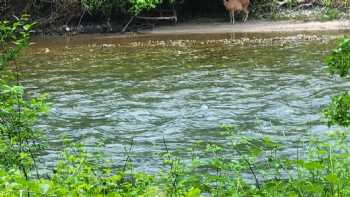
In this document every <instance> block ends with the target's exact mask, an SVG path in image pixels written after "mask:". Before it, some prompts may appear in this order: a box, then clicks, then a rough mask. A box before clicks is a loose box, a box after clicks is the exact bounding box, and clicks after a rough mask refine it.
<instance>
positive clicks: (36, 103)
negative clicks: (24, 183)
mask: <svg viewBox="0 0 350 197" xmlns="http://www.w3.org/2000/svg"><path fill="white" fill-rule="evenodd" d="M33 26H34V24H33V23H30V22H29V21H28V17H27V16H23V17H22V18H18V19H16V20H15V21H14V22H8V21H2V22H0V52H1V55H0V73H1V74H0V77H1V78H0V166H1V167H3V168H5V169H14V168H17V169H20V170H21V172H22V173H23V174H24V176H25V177H26V179H28V176H29V174H28V173H29V171H30V170H31V169H32V168H33V167H35V164H36V160H35V159H36V157H37V156H38V154H39V153H40V150H42V148H43V146H42V142H43V140H42V134H41V132H40V131H39V130H38V129H35V127H34V125H35V123H36V121H37V118H38V116H39V115H40V114H41V113H43V112H45V111H46V105H45V104H44V99H45V97H44V96H42V97H39V98H34V99H25V94H24V89H23V87H22V86H20V84H19V75H20V73H19V72H18V66H17V64H16V62H15V59H16V57H17V56H18V54H19V53H20V51H22V50H23V49H24V48H25V47H26V46H28V44H29V34H30V31H31V29H32V27H33ZM11 66H12V67H14V68H15V70H14V72H11V70H10V69H9V68H10V67H11ZM8 79H14V81H15V84H16V85H11V82H10V81H8ZM12 83H13V82H12Z"/></svg>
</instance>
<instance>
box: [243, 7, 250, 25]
mask: <svg viewBox="0 0 350 197" xmlns="http://www.w3.org/2000/svg"><path fill="white" fill-rule="evenodd" d="M244 13H245V17H244V18H243V22H244V23H245V22H247V20H248V17H249V11H248V10H244Z"/></svg>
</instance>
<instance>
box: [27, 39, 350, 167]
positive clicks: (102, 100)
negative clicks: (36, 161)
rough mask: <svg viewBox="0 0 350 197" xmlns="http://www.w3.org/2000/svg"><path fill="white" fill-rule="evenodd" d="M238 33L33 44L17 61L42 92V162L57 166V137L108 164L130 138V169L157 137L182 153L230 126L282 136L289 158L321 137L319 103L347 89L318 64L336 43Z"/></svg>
mask: <svg viewBox="0 0 350 197" xmlns="http://www.w3.org/2000/svg"><path fill="white" fill-rule="evenodd" d="M245 36H247V35H231V34H225V35H214V36H205V35H197V36H194V37H189V36H188V35H187V37H186V38H187V40H181V39H184V38H183V37H171V38H168V37H135V38H121V39H116V38H108V37H104V38H101V39H99V38H98V37H92V38H89V37H85V38H84V37H83V38H79V39H70V40H69V41H68V40H62V39H51V40H50V41H40V40H37V43H36V44H35V45H33V46H32V48H31V49H30V50H29V51H27V53H26V55H25V57H26V58H23V60H22V61H21V62H22V65H23V70H24V75H23V81H24V85H25V86H26V87H27V88H28V90H29V91H30V92H31V93H32V94H36V93H38V92H46V93H48V94H49V102H50V103H51V104H50V105H51V110H50V113H49V115H48V117H46V118H43V119H42V120H41V122H40V128H42V129H44V130H45V131H46V132H47V134H48V138H49V140H50V144H49V151H48V152H47V153H46V155H45V156H44V160H46V161H47V162H53V161H54V160H55V157H56V153H57V151H59V150H61V148H62V147H63V145H62V143H61V139H62V135H66V136H68V137H70V138H72V139H75V140H80V141H81V142H83V143H84V144H86V146H88V147H89V148H93V149H101V150H102V151H104V153H105V154H106V155H107V156H108V158H109V159H112V160H113V161H115V163H116V165H118V164H120V163H121V161H122V158H123V151H124V147H125V146H128V144H129V143H130V140H131V139H132V138H133V139H134V142H135V146H134V150H133V151H134V153H133V156H134V157H133V160H134V162H135V164H136V165H137V166H140V167H141V168H144V169H148V170H152V169H155V168H157V165H158V164H159V163H160V157H159V156H158V153H160V152H163V151H164V146H163V142H162V139H163V136H164V138H165V139H166V141H167V144H168V146H169V148H170V149H171V150H179V151H180V152H182V153H183V154H184V156H185V157H186V149H188V148H190V147H191V146H192V144H193V143H195V142H198V141H202V142H204V144H206V143H210V142H213V143H217V144H221V145H225V144H226V140H225V138H224V137H223V136H222V135H220V131H221V129H220V125H221V124H228V125H234V126H235V127H237V128H238V129H239V130H240V131H241V135H268V136H270V137H271V138H272V139H276V140H280V141H282V142H284V143H285V144H286V146H287V149H285V150H284V152H285V154H288V152H289V151H290V150H292V149H293V146H294V143H295V142H296V141H298V140H299V139H300V138H303V137H304V136H306V135H307V134H308V133H316V134H317V133H323V132H324V131H326V130H327V129H328V128H327V127H326V126H325V124H324V123H322V121H321V119H322V116H321V113H320V111H321V109H322V107H323V106H324V105H326V104H327V103H328V102H329V100H330V96H331V95H334V94H336V93H337V92H338V91H339V90H341V89H343V88H348V87H350V83H349V82H348V81H346V80H341V79H334V78H331V77H330V76H329V75H328V74H327V72H326V70H325V68H324V65H323V63H322V61H323V57H324V55H325V54H327V53H328V51H329V50H330V49H331V48H332V47H333V46H334V42H329V41H328V40H327V39H325V40H322V39H321V40H319V39H316V40H311V41H310V40H308V39H300V36H299V38H298V37H295V38H290V37H289V38H287V41H285V40H283V39H282V40H276V39H271V37H273V36H271V35H270V36H266V35H265V36H261V35H250V38H251V39H256V38H260V37H264V38H267V40H268V41H266V40H265V41H264V40H262V41H261V40H260V41H259V40H255V41H247V40H246V39H245V38H244V37H245ZM237 38H240V40H236V39H237ZM178 39H180V40H178ZM149 40H153V41H152V42H149ZM156 40H163V41H156ZM45 48H49V49H50V51H47V49H46V52H48V53H44V51H45ZM99 141H103V142H104V143H105V147H103V148H98V143H97V142H99ZM204 147H205V146H203V149H204Z"/></svg>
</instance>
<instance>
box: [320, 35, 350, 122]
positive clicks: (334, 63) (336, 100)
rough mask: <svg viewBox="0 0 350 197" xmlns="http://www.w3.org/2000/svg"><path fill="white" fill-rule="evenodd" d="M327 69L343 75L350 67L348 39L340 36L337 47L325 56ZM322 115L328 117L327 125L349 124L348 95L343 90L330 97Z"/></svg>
mask: <svg viewBox="0 0 350 197" xmlns="http://www.w3.org/2000/svg"><path fill="white" fill-rule="evenodd" d="M326 64H327V66H328V70H329V71H330V73H331V74H332V75H334V74H338V75H340V76H341V77H345V76H346V75H348V74H349V69H350V39H349V38H346V37H345V38H342V39H341V40H340V41H339V42H338V45H337V47H336V48H335V49H334V50H333V51H332V53H331V54H330V55H329V56H328V57H327V58H326ZM324 115H325V117H326V118H327V119H328V126H331V125H340V126H345V127H348V126H349V125H350V95H349V94H348V92H343V93H342V94H341V95H339V96H334V97H333V98H332V101H331V103H330V104H329V106H328V107H327V108H326V109H325V110H324Z"/></svg>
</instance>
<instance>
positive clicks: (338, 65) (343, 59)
mask: <svg viewBox="0 0 350 197" xmlns="http://www.w3.org/2000/svg"><path fill="white" fill-rule="evenodd" d="M326 64H327V66H328V69H329V71H330V73H331V74H333V75H334V74H338V75H340V76H341V77H344V76H346V75H348V74H349V69H350V38H347V37H345V38H343V39H341V40H340V41H339V43H338V46H337V47H336V48H335V49H334V50H332V53H331V54H330V55H329V56H328V57H327V58H326Z"/></svg>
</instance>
